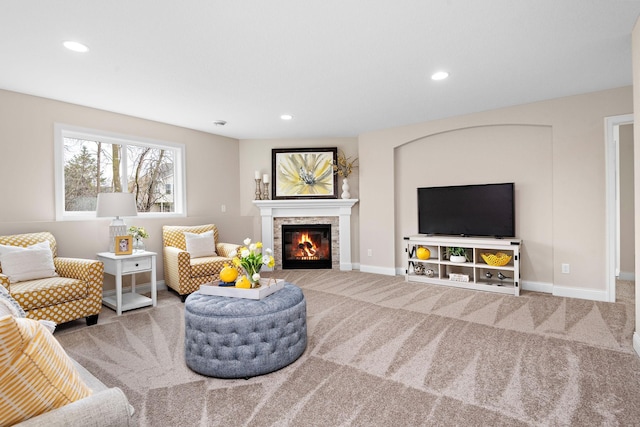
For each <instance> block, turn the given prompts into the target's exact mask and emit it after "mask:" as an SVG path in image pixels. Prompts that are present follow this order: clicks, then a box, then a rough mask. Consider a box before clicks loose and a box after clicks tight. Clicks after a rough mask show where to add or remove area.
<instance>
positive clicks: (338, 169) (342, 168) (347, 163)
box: [333, 151, 358, 178]
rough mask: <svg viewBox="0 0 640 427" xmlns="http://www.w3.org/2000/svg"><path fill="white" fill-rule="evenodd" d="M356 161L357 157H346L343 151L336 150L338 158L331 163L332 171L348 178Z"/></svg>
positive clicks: (355, 165)
mask: <svg viewBox="0 0 640 427" xmlns="http://www.w3.org/2000/svg"><path fill="white" fill-rule="evenodd" d="M357 162H358V158H357V157H356V158H352V157H347V156H346V155H345V154H344V152H342V151H340V152H338V160H337V161H335V162H334V164H333V173H334V174H338V175H340V176H341V177H343V178H348V177H349V175H351V172H353V169H354V168H356V167H358V165H357V164H356V163H357Z"/></svg>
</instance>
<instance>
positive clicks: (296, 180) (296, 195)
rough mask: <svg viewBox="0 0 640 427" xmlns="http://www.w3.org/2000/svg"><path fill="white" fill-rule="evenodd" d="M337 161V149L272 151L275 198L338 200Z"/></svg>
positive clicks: (279, 149) (285, 149) (283, 149)
mask: <svg viewBox="0 0 640 427" xmlns="http://www.w3.org/2000/svg"><path fill="white" fill-rule="evenodd" d="M337 158H338V148H337V147H322V148H299V149H295V148H294V149H292V148H274V149H272V150H271V162H272V164H271V166H272V167H271V174H272V178H273V179H272V180H271V182H272V192H271V194H272V198H273V199H274V200H276V199H337V198H338V177H337V175H336V174H334V170H333V165H334V164H335V163H336V160H337Z"/></svg>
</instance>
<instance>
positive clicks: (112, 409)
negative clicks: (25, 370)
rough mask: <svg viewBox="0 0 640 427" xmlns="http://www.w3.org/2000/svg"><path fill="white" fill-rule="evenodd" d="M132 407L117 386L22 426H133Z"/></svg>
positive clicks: (40, 416) (31, 420) (38, 417)
mask: <svg viewBox="0 0 640 427" xmlns="http://www.w3.org/2000/svg"><path fill="white" fill-rule="evenodd" d="M132 415H133V408H132V407H131V405H129V401H128V400H127V397H126V396H125V394H124V393H123V392H122V390H120V389H119V388H117V387H114V388H109V389H107V390H103V391H100V392H98V393H95V394H93V395H91V396H89V397H85V398H84V399H80V400H77V401H75V402H72V403H69V404H68V405H65V406H62V407H60V408H58V409H54V410H52V411H49V412H45V413H44V414H40V415H38V416H37V417H33V418H30V419H28V420H26V421H24V422H22V423H18V424H15V425H16V426H20V427H50V426H65V427H87V426H95V427H102V426H104V427H107V426H134V425H136V423H135V421H134V420H133V418H132Z"/></svg>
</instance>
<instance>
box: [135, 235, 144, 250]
mask: <svg viewBox="0 0 640 427" xmlns="http://www.w3.org/2000/svg"><path fill="white" fill-rule="evenodd" d="M133 250H134V252H143V251H144V250H145V247H144V242H143V241H142V238H141V237H136V238H135V239H133Z"/></svg>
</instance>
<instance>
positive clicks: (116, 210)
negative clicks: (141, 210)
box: [96, 193, 138, 218]
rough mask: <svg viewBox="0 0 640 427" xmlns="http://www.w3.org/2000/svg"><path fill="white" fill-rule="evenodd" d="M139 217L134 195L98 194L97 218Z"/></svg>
mask: <svg viewBox="0 0 640 427" xmlns="http://www.w3.org/2000/svg"><path fill="white" fill-rule="evenodd" d="M137 215H138V210H137V209H136V199H135V196H134V195H133V194H132V193H98V205H97V207H96V216H97V217H111V218H113V217H121V216H137Z"/></svg>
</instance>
